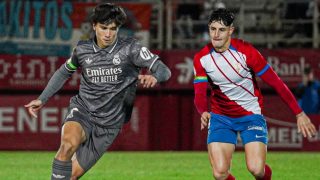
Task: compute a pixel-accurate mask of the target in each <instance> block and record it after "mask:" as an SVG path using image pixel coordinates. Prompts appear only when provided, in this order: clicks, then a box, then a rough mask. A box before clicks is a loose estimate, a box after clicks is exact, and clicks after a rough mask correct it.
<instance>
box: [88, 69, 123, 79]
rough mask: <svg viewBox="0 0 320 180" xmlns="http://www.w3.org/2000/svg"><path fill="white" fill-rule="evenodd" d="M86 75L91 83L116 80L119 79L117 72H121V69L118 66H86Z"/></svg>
mask: <svg viewBox="0 0 320 180" xmlns="http://www.w3.org/2000/svg"><path fill="white" fill-rule="evenodd" d="M85 72H86V73H87V76H88V77H89V78H90V81H91V82H92V83H106V82H116V81H118V80H119V78H118V74H121V73H122V69H121V68H120V67H118V68H97V69H91V68H86V71H85Z"/></svg>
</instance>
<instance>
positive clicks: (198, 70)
mask: <svg viewBox="0 0 320 180" xmlns="http://www.w3.org/2000/svg"><path fill="white" fill-rule="evenodd" d="M268 68H269V65H268V64H267V61H266V60H265V58H264V57H263V56H262V55H261V54H260V53H259V51H258V50H256V49H255V48H254V47H253V46H252V45H251V44H249V43H247V42H244V41H243V40H239V39H232V40H231V44H230V47H229V49H228V50H226V51H224V52H222V53H219V52H216V51H215V50H214V48H213V46H212V44H211V43H209V44H208V45H206V46H205V47H204V48H203V49H202V50H201V51H200V52H198V53H197V54H196V55H195V57H194V74H195V79H194V84H195V86H196V84H199V83H205V84H207V83H208V82H209V83H210V85H211V90H212V91H211V92H212V94H211V98H210V99H211V111H212V112H213V113H216V114H222V115H226V116H230V117H241V116H244V115H249V114H261V113H262V108H263V107H262V105H263V99H262V95H261V92H260V90H259V88H258V86H257V83H256V80H255V75H258V76H260V75H262V74H263V73H264V72H265V71H266V70H267V69H268ZM205 87H207V85H206V86H205ZM203 111H205V110H203Z"/></svg>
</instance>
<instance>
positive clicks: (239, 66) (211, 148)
mask: <svg viewBox="0 0 320 180" xmlns="http://www.w3.org/2000/svg"><path fill="white" fill-rule="evenodd" d="M233 20H234V15H233V13H231V12H230V11H228V10H226V9H217V10H215V11H213V12H212V13H211V15H210V17H209V23H208V26H209V34H210V39H211V42H210V43H208V44H207V45H206V46H205V47H204V48H203V49H201V50H200V51H199V52H198V53H197V54H196V55H195V56H194V73H195V79H194V91H195V99H194V103H195V106H196V108H197V110H198V112H199V113H200V115H201V129H203V128H205V127H208V138H207V144H208V153H209V159H210V163H211V166H212V171H213V176H214V178H215V179H217V180H225V179H227V180H232V179H235V177H233V176H232V175H231V173H230V165H231V160H232V154H233V152H234V150H235V144H236V142H237V133H240V136H241V139H242V141H243V144H244V149H245V156H246V164H247V169H248V170H249V171H250V173H251V174H252V175H253V176H254V177H255V178H256V179H261V180H269V179H271V175H272V171H271V168H270V167H269V166H268V165H267V164H266V153H267V143H268V131H267V126H266V120H265V118H264V117H263V115H262V108H263V107H262V105H263V101H262V94H261V92H260V90H259V88H258V86H257V82H256V79H255V77H256V76H259V77H260V78H261V79H262V80H263V81H264V82H265V83H267V84H268V85H270V86H271V87H272V88H274V89H275V90H276V92H277V93H278V94H279V96H280V97H281V98H282V100H283V101H284V102H285V103H286V104H287V105H288V106H289V108H290V109H291V110H292V112H293V113H294V114H295V115H296V119H297V126H298V131H299V132H301V133H302V134H303V136H304V137H307V136H309V137H311V136H312V135H315V133H316V129H315V126H314V125H313V124H312V123H311V121H310V119H309V118H308V116H307V115H306V114H305V113H304V112H303V111H302V110H301V108H300V107H299V105H298V104H297V102H296V100H295V98H294V96H293V95H292V93H291V92H290V90H289V89H288V87H287V86H286V85H285V84H284V83H283V82H282V80H281V79H280V78H279V77H278V75H277V74H276V73H275V72H274V71H273V70H272V68H271V67H270V65H268V63H267V61H266V60H265V58H264V57H263V56H262V55H261V54H260V53H259V51H258V50H256V49H255V48H254V47H253V46H252V45H251V44H249V43H247V42H245V41H243V40H240V39H233V38H231V35H232V33H233V31H234V27H233ZM208 84H209V85H210V87H211V96H210V101H211V107H210V109H208V100H207V86H208Z"/></svg>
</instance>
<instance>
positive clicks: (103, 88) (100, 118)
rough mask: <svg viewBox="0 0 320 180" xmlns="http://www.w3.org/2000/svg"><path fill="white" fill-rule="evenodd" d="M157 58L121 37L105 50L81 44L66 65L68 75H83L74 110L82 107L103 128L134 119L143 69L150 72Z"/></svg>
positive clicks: (74, 102) (134, 42)
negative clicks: (138, 79)
mask: <svg viewBox="0 0 320 180" xmlns="http://www.w3.org/2000/svg"><path fill="white" fill-rule="evenodd" d="M158 58H159V57H158V56H157V55H154V54H152V53H151V52H150V51H149V50H148V49H147V48H146V47H143V46H141V45H140V44H139V43H138V42H137V41H136V40H135V39H132V38H121V37H118V39H117V40H116V41H115V43H114V44H113V45H111V46H109V47H107V48H105V49H101V48H99V47H98V46H97V45H96V44H95V42H94V41H93V40H88V41H80V42H79V43H78V45H77V46H76V47H75V49H74V50H73V53H72V56H71V58H70V59H69V60H68V61H67V62H66V63H65V65H64V67H65V68H66V69H67V70H68V71H69V72H72V71H75V70H76V69H78V68H81V71H82V73H81V81H80V89H79V94H78V95H76V96H74V97H72V99H71V106H72V105H76V106H79V105H80V106H81V107H83V108H84V109H85V110H86V111H87V112H88V113H89V114H90V117H91V119H90V120H91V121H94V123H97V124H99V125H101V126H105V127H119V126H121V125H122V123H123V122H124V121H125V119H128V118H129V117H130V115H131V108H132V105H133V100H134V96H135V91H136V88H137V78H138V75H139V70H140V68H148V69H151V68H152V66H155V65H156V64H157V63H158V62H157V61H158ZM169 73H170V71H169ZM169 76H170V75H169Z"/></svg>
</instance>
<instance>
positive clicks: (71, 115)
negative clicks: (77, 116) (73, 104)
mask: <svg viewBox="0 0 320 180" xmlns="http://www.w3.org/2000/svg"><path fill="white" fill-rule="evenodd" d="M74 111H79V109H78V108H73V109H71V111H70V113H69V114H68V116H67V119H69V118H73V112H74Z"/></svg>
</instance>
